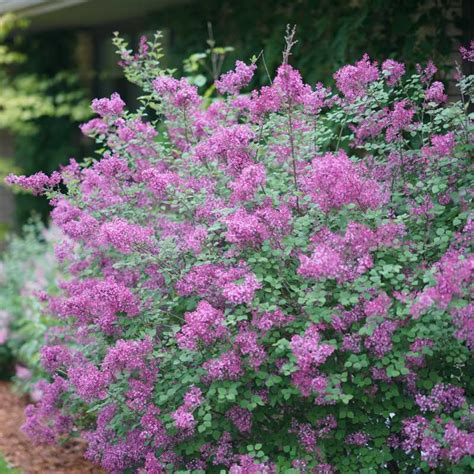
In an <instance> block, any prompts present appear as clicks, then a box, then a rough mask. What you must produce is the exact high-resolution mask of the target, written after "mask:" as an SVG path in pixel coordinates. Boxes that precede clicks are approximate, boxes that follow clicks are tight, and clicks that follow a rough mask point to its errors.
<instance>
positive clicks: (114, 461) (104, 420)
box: [9, 42, 474, 473]
mask: <svg viewBox="0 0 474 474" xmlns="http://www.w3.org/2000/svg"><path fill="white" fill-rule="evenodd" d="M118 44H119V46H120V54H121V57H122V62H123V65H124V67H125V72H126V75H127V77H128V78H129V79H131V80H132V81H133V82H135V83H137V84H140V85H141V86H142V88H143V90H144V95H143V96H142V98H141V100H142V104H143V105H142V107H140V108H139V110H138V111H137V112H136V113H132V112H130V111H128V110H127V109H126V105H125V103H124V102H123V101H122V99H121V98H120V96H119V95H118V94H113V95H112V96H111V97H110V98H105V99H100V100H95V101H94V102H93V103H92V108H93V110H94V112H95V113H96V114H97V118H94V119H93V120H92V121H90V122H88V123H87V124H85V125H83V127H82V130H83V132H84V133H86V134H87V135H89V136H92V137H94V138H95V139H96V141H97V143H98V146H99V157H98V158H96V159H90V160H89V161H87V162H86V163H85V164H78V163H77V162H75V161H74V160H71V162H70V164H69V165H68V166H65V167H64V168H63V169H61V170H60V177H61V183H62V184H61V188H58V187H57V186H56V183H57V181H58V176H57V175H54V176H52V177H51V178H48V177H46V179H45V177H44V176H43V175H41V176H40V175H37V176H33V177H29V178H25V177H14V176H12V177H10V178H9V181H10V182H12V183H17V184H18V185H20V186H26V187H28V188H31V189H32V190H34V191H35V192H38V190H39V189H40V188H41V190H42V192H44V193H46V194H47V195H48V196H49V198H50V199H51V204H52V205H53V206H54V209H53V211H52V220H53V222H54V223H55V225H57V226H58V227H59V228H60V229H61V230H62V232H63V233H64V239H63V241H62V242H61V243H60V244H59V245H57V246H56V255H57V258H58V259H59V260H60V261H61V262H62V263H63V264H64V265H66V268H67V269H68V273H67V277H66V278H64V280H63V281H62V282H61V283H60V285H59V286H60V292H58V293H53V294H49V295H48V297H47V298H48V311H49V312H50V314H51V315H54V316H55V317H56V318H58V321H60V322H61V324H58V327H57V328H54V329H53V330H51V331H50V332H49V333H48V337H47V340H46V343H45V345H44V347H43V348H42V350H41V360H42V363H43V366H44V368H45V370H47V371H48V373H49V374H50V376H49V380H47V381H46V380H45V381H43V382H41V384H40V386H39V389H40V390H41V391H42V400H41V401H40V402H39V403H37V404H36V405H32V406H30V407H29V408H28V409H27V422H26V424H25V426H24V429H25V431H26V432H27V433H28V434H30V435H31V436H32V437H33V438H35V439H37V440H38V441H41V442H57V441H61V440H62V439H64V438H65V437H67V436H71V435H73V436H75V435H80V436H82V437H83V438H85V439H86V440H87V441H88V450H87V457H88V458H89V459H91V460H93V461H94V462H97V463H100V464H101V465H102V466H103V467H104V468H105V469H106V470H108V471H109V472H113V473H120V472H146V473H161V472H220V471H221V470H222V469H224V470H228V472H231V473H252V472H254V473H265V472H268V473H270V472H288V473H291V472H295V473H297V472H316V473H331V472H344V473H352V472H353V473H359V472H390V473H395V472H415V470H417V469H421V470H423V471H434V470H438V471H439V472H472V469H473V468H474V464H473V462H472V455H473V454H474V433H473V431H472V419H471V418H470V415H472V405H471V403H472V382H471V381H470V378H471V375H472V358H471V351H472V349H473V348H474V333H473V329H474V327H473V309H474V307H473V305H472V303H471V302H470V297H471V296H472V290H473V287H472V282H473V271H474V255H473V253H472V231H473V229H474V221H473V220H472V215H471V212H472V184H473V169H472V156H473V133H474V128H473V116H472V114H471V115H470V114H469V113H468V107H469V104H471V95H472V92H473V84H474V78H473V77H464V76H462V75H461V74H460V72H459V71H458V73H457V74H458V81H459V82H458V86H459V88H460V89H459V90H460V94H461V101H459V102H452V103H448V102H447V100H446V99H447V97H446V93H445V91H444V89H443V85H442V84H441V83H439V82H436V81H435V80H434V75H435V73H436V67H435V66H434V64H432V63H431V62H430V63H428V64H427V65H426V66H419V67H418V70H417V73H416V74H414V75H411V76H407V75H406V73H405V66H404V65H403V64H401V63H398V62H396V61H394V60H387V61H385V62H384V63H383V64H382V66H381V67H380V66H379V65H378V64H377V63H376V62H373V61H372V60H371V59H370V58H369V57H368V56H364V57H363V58H362V60H361V61H359V62H357V63H356V64H355V65H348V66H344V67H343V68H342V69H340V70H339V71H338V72H337V73H336V74H335V76H334V77H335V81H336V85H337V90H335V91H331V90H330V89H327V88H325V87H324V86H323V85H321V84H318V85H316V86H315V87H311V86H310V85H308V84H305V83H304V82H303V79H302V77H301V76H300V74H299V72H298V71H297V70H295V69H293V68H292V67H291V66H290V65H289V64H288V62H287V58H288V54H287V55H286V56H285V58H286V59H285V60H284V61H283V64H282V65H281V66H280V67H279V69H278V70H277V71H276V75H275V77H274V79H273V80H272V82H271V83H269V85H267V86H264V87H262V88H261V89H259V90H253V91H251V92H249V93H247V94H244V93H243V91H242V90H241V88H242V87H246V86H247V85H248V84H249V83H250V81H251V77H252V74H253V73H254V70H255V67H256V65H246V64H244V63H242V62H238V63H237V65H236V69H235V71H231V72H228V73H226V74H225V75H223V76H222V77H221V78H220V79H219V81H218V82H217V88H218V90H219V91H220V92H221V93H222V94H223V95H222V96H220V97H219V98H217V99H216V100H214V101H212V102H211V103H210V104H208V106H205V104H204V103H203V100H202V98H201V97H200V96H199V94H198V91H197V89H196V88H195V87H194V86H192V85H190V84H189V83H187V81H186V80H185V79H180V80H178V79H175V78H173V77H171V76H170V75H167V74H166V73H165V72H164V71H162V70H160V68H159V65H158V62H157V61H158V59H159V49H157V45H156V43H145V42H142V43H141V47H140V51H139V52H138V53H136V54H133V53H132V52H131V51H128V50H127V49H126V46H125V45H124V43H123V42H119V43H118ZM287 52H288V51H287ZM463 54H464V56H466V57H468V58H470V59H472V54H471V52H463ZM147 58H150V62H148V61H147ZM416 472H419V471H418V470H417V471H416Z"/></svg>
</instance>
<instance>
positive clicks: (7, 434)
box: [0, 382, 105, 474]
mask: <svg viewBox="0 0 474 474" xmlns="http://www.w3.org/2000/svg"><path fill="white" fill-rule="evenodd" d="M26 404H27V401H26V400H25V399H24V398H20V397H18V395H16V394H15V393H13V392H12V390H11V386H10V384H9V383H7V382H0V453H2V455H3V457H4V458H5V459H6V460H7V461H8V463H10V464H11V465H12V467H14V468H16V469H18V470H19V471H20V472H21V473H23V474H105V471H103V470H102V469H100V468H98V467H96V466H94V465H92V464H91V463H89V462H88V461H86V460H85V459H84V458H83V453H84V445H83V444H81V443H80V442H79V441H78V442H71V443H69V444H67V445H65V446H45V445H35V444H33V443H32V442H31V441H30V439H29V438H28V437H27V436H26V435H25V434H23V433H22V431H21V430H20V426H21V425H22V424H23V421H24V415H23V410H24V408H25V405H26Z"/></svg>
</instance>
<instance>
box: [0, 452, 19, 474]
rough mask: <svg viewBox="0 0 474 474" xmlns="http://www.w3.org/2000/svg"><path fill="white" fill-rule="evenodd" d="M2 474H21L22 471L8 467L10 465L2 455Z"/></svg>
mask: <svg viewBox="0 0 474 474" xmlns="http://www.w3.org/2000/svg"><path fill="white" fill-rule="evenodd" d="M0 474H20V471H18V470H16V469H10V468H9V467H8V463H7V462H6V461H5V459H4V458H3V456H2V453H0Z"/></svg>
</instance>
